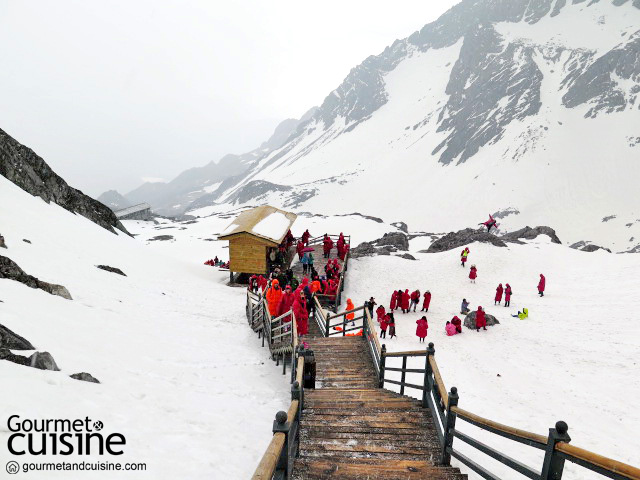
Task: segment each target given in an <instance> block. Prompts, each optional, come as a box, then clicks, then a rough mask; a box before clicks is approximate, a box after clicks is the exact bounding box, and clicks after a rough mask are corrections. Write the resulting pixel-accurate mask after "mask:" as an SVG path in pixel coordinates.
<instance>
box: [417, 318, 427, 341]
mask: <svg viewBox="0 0 640 480" xmlns="http://www.w3.org/2000/svg"><path fill="white" fill-rule="evenodd" d="M416 323H417V324H418V326H417V327H416V335H417V337H418V338H419V339H420V342H424V339H425V337H426V336H427V329H428V328H429V323H428V322H427V317H425V316H423V317H422V318H420V319H419V320H416Z"/></svg>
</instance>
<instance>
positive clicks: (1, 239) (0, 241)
mask: <svg viewBox="0 0 640 480" xmlns="http://www.w3.org/2000/svg"><path fill="white" fill-rule="evenodd" d="M0 248H7V245H6V244H5V243H4V237H3V236H2V235H0Z"/></svg>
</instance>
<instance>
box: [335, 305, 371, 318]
mask: <svg viewBox="0 0 640 480" xmlns="http://www.w3.org/2000/svg"><path fill="white" fill-rule="evenodd" d="M364 308H365V307H364V305H362V306H360V307H356V308H354V309H353V310H345V311H344V312H340V313H336V314H335V315H333V316H332V317H331V318H332V319H333V318H336V317H344V316H345V315H348V314H350V313H356V312H359V311H360V310H363V309H364Z"/></svg>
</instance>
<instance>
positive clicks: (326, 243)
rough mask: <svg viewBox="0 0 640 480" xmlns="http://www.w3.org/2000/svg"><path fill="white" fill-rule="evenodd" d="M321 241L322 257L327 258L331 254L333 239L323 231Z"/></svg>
mask: <svg viewBox="0 0 640 480" xmlns="http://www.w3.org/2000/svg"><path fill="white" fill-rule="evenodd" d="M322 243H323V246H322V249H323V252H324V258H329V257H330V256H331V249H332V248H333V240H331V237H330V236H329V235H327V234H326V233H325V234H324V240H323V242H322Z"/></svg>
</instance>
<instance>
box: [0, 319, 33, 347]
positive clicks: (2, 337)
mask: <svg viewBox="0 0 640 480" xmlns="http://www.w3.org/2000/svg"><path fill="white" fill-rule="evenodd" d="M0 348H10V349H11V350H35V349H36V347H34V346H33V345H31V342H29V340H27V339H26V338H24V337H21V336H20V335H18V334H17V333H15V332H13V331H11V330H9V329H8V328H7V327H5V326H4V325H0Z"/></svg>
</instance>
